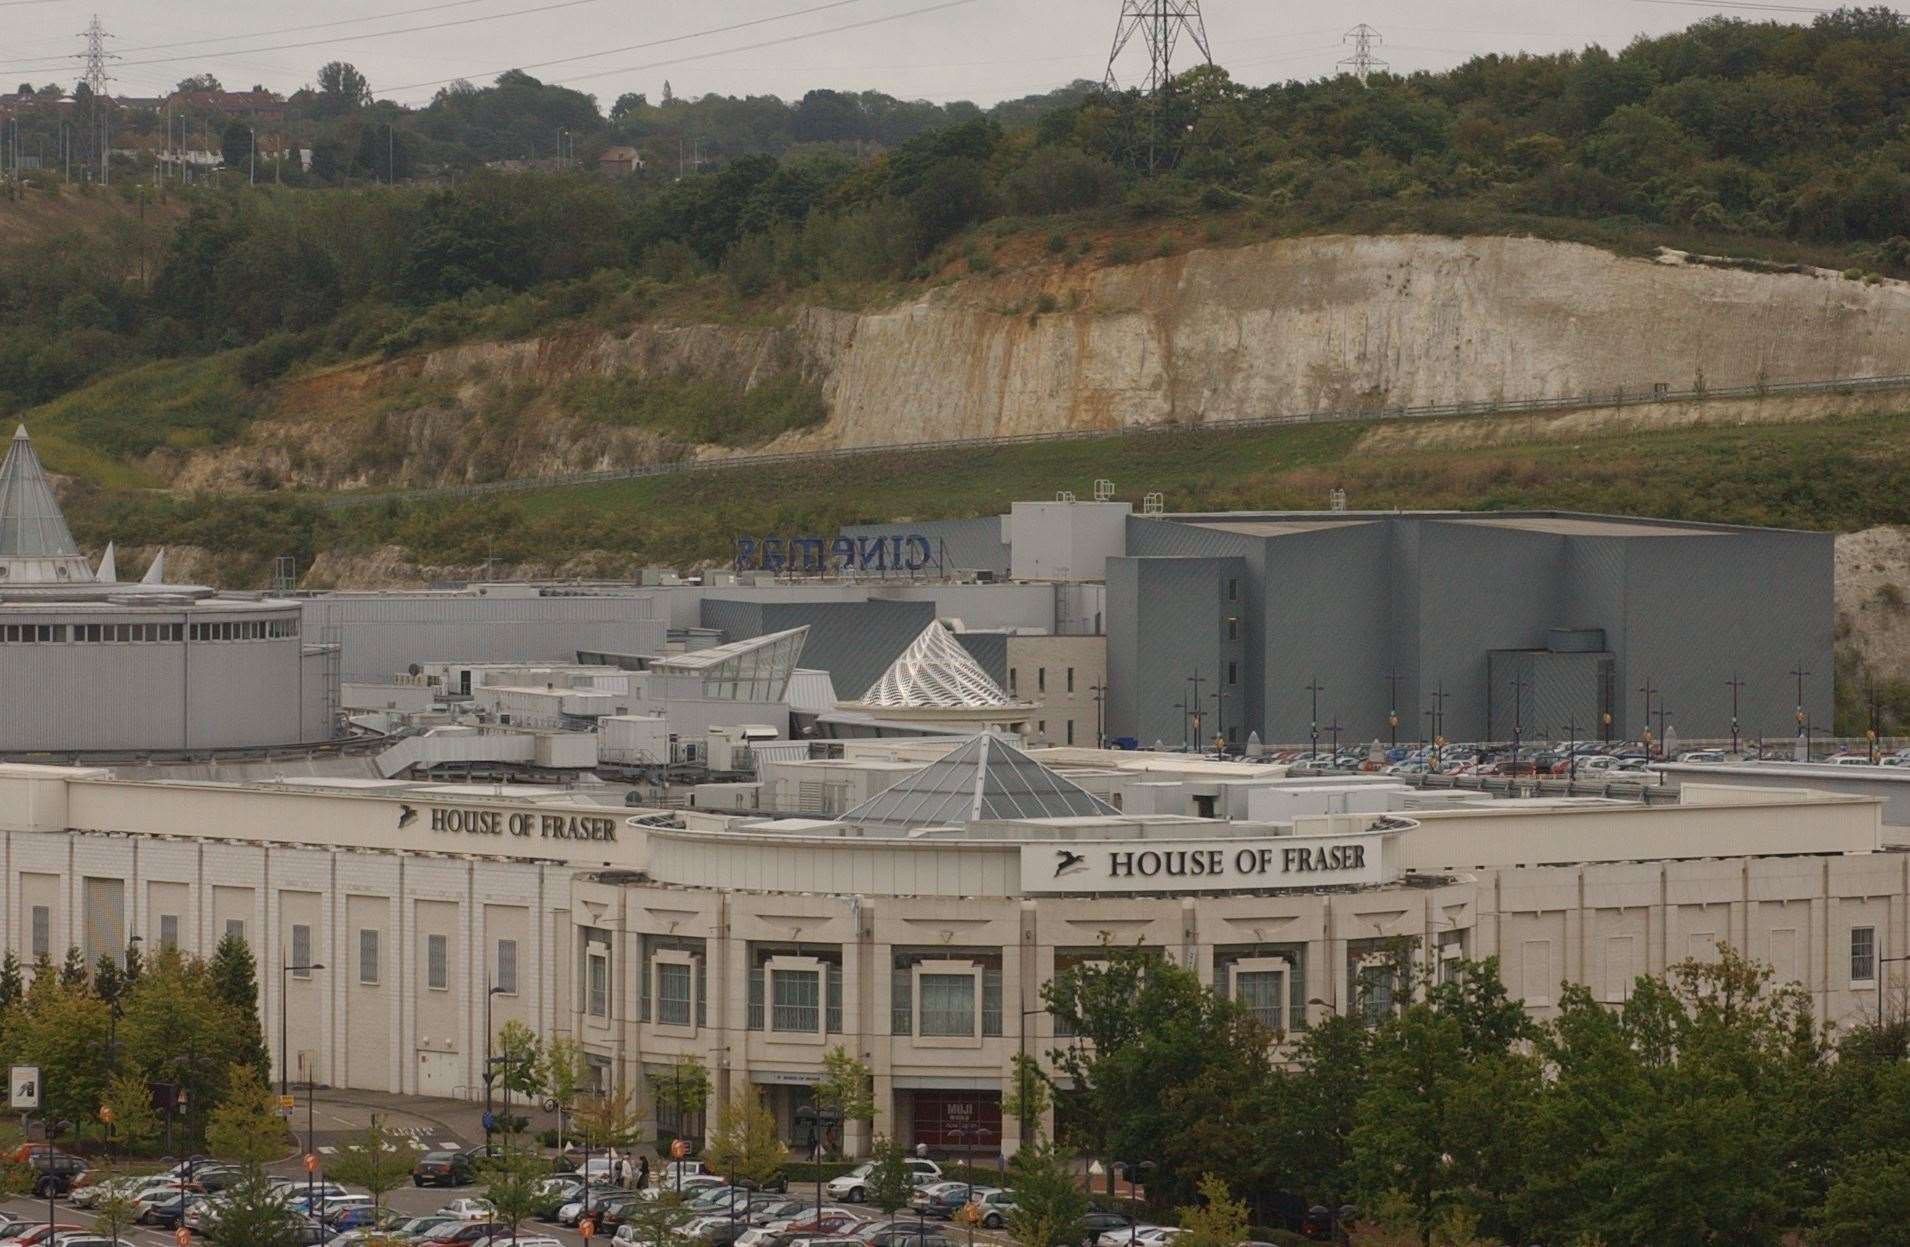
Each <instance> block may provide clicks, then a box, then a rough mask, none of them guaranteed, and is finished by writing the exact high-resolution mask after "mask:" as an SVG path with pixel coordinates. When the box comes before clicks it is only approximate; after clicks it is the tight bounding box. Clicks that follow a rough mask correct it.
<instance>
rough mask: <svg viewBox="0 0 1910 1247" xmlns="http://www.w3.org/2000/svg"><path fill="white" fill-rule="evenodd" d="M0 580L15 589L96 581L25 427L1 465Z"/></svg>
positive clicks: (13, 442) (14, 438)
mask: <svg viewBox="0 0 1910 1247" xmlns="http://www.w3.org/2000/svg"><path fill="white" fill-rule="evenodd" d="M0 578H4V579H5V580H6V581H7V582H8V583H12V584H23V583H25V584H36V583H37V584H47V583H57V582H65V583H69V584H72V583H79V584H84V583H86V582H88V581H90V580H92V579H93V569H92V567H91V566H89V565H88V564H87V562H86V557H85V556H84V555H82V554H81V553H80V548H79V546H78V545H76V544H75V543H74V541H73V533H72V531H71V530H70V529H68V528H67V526H66V517H65V516H63V515H61V514H60V504H59V501H58V500H57V499H55V498H54V496H53V486H52V484H51V483H50V482H48V480H47V479H46V469H45V468H43V467H41V466H40V456H38V455H37V454H35V453H33V443H32V441H30V440H29V439H28V437H27V429H26V426H25V425H24V424H23V425H21V426H20V427H19V429H18V431H16V432H15V433H14V435H13V441H12V442H10V443H9V444H8V446H7V457H6V459H5V461H3V462H0Z"/></svg>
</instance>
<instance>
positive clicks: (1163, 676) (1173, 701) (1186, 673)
mask: <svg viewBox="0 0 1910 1247" xmlns="http://www.w3.org/2000/svg"><path fill="white" fill-rule="evenodd" d="M1107 576H1108V581H1107V583H1108V686H1109V695H1108V703H1107V732H1108V735H1109V736H1110V737H1117V736H1133V737H1135V738H1137V739H1138V740H1140V742H1141V743H1142V745H1143V746H1151V745H1153V744H1154V743H1155V742H1156V741H1160V742H1162V743H1164V744H1166V745H1169V746H1173V747H1178V746H1179V745H1180V744H1181V743H1182V742H1183V741H1185V740H1186V739H1187V737H1188V734H1189V731H1190V719H1189V718H1188V716H1187V715H1186V713H1185V711H1184V710H1183V708H1182V707H1183V706H1184V705H1185V704H1187V703H1188V702H1189V701H1190V700H1191V699H1192V697H1193V696H1194V694H1195V686H1194V685H1193V684H1192V683H1191V682H1190V679H1189V677H1191V676H1193V675H1196V674H1198V675H1200V676H1201V677H1202V683H1201V685H1200V686H1199V697H1200V702H1201V708H1202V711H1203V714H1204V716H1205V717H1204V721H1203V726H1202V729H1201V731H1202V735H1203V736H1208V737H1211V735H1212V733H1213V731H1214V728H1215V725H1216V724H1217V723H1218V722H1219V718H1220V715H1221V713H1222V712H1223V709H1224V713H1225V716H1226V720H1227V722H1228V723H1229V724H1231V725H1233V726H1236V727H1237V728H1239V729H1240V730H1239V733H1238V734H1239V738H1240V739H1241V740H1243V741H1244V740H1245V739H1246V735H1247V727H1248V726H1249V725H1250V723H1251V720H1250V719H1249V718H1247V717H1246V713H1247V711H1246V707H1244V706H1243V705H1242V704H1241V703H1242V702H1249V703H1250V702H1251V698H1246V697H1242V696H1241V692H1242V690H1244V689H1247V688H1248V687H1249V686H1248V685H1246V684H1244V683H1239V684H1236V685H1235V686H1233V687H1232V688H1230V689H1229V690H1228V692H1229V698H1228V700H1227V702H1226V704H1225V706H1224V707H1223V706H1222V704H1221V703H1219V702H1217V701H1216V700H1215V699H1214V693H1215V692H1216V690H1217V678H1218V680H1219V681H1220V682H1221V683H1220V685H1219V686H1220V687H1224V680H1225V672H1226V664H1227V663H1228V662H1229V661H1232V662H1235V663H1239V662H1240V661H1241V659H1242V656H1243V655H1244V644H1243V643H1242V642H1241V641H1238V640H1235V641H1233V642H1229V641H1228V639H1227V628H1226V620H1227V617H1228V614H1229V611H1230V609H1236V608H1237V603H1229V602H1228V600H1227V582H1228V581H1229V580H1234V581H1238V582H1243V583H1244V581H1245V579H1246V560H1244V559H1240V558H1135V557H1132V556H1129V557H1126V558H1118V559H1109V560H1108V562H1107Z"/></svg>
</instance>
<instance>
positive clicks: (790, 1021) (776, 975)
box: [769, 970, 822, 1034]
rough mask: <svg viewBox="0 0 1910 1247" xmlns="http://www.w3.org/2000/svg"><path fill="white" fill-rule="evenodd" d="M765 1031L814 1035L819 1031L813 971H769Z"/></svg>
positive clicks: (817, 990) (819, 1009) (818, 989)
mask: <svg viewBox="0 0 1910 1247" xmlns="http://www.w3.org/2000/svg"><path fill="white" fill-rule="evenodd" d="M769 993H770V1000H769V1029H771V1030H774V1031H794V1032H797V1033H801V1034H814V1033H815V1032H817V1031H818V1030H820V1029H821V1027H822V992H821V983H820V982H819V981H818V976H817V974H816V972H815V971H814V970H772V971H770V975H769Z"/></svg>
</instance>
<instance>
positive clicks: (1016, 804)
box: [842, 735, 1119, 827]
mask: <svg viewBox="0 0 1910 1247" xmlns="http://www.w3.org/2000/svg"><path fill="white" fill-rule="evenodd" d="M1118 813H1119V811H1118V810H1116V809H1115V808H1114V807H1113V806H1111V805H1109V804H1108V803H1107V802H1105V801H1103V800H1101V798H1099V797H1097V796H1095V795H1094V794H1093V793H1091V792H1089V791H1088V790H1087V789H1085V788H1083V787H1081V785H1079V784H1077V783H1075V782H1074V781H1073V780H1071V779H1067V778H1065V777H1063V776H1061V775H1059V774H1057V773H1056V772H1054V771H1053V770H1050V769H1049V768H1048V767H1045V766H1043V765H1042V764H1041V763H1039V762H1037V761H1035V760H1034V759H1033V758H1031V757H1029V756H1028V755H1027V754H1025V753H1023V752H1022V751H1021V750H1019V749H1017V748H1015V747H1014V746H1013V745H1011V744H1009V743H1008V742H1007V741H1005V740H1003V739H1002V738H1001V737H999V736H993V735H982V736H976V737H974V738H973V739H971V740H969V741H968V742H966V743H965V744H962V745H960V746H958V747H957V748H956V749H955V751H954V752H953V753H950V754H947V755H945V756H943V757H941V758H938V759H937V760H936V761H934V762H931V763H929V764H928V765H927V766H925V767H923V768H922V769H921V770H919V771H917V772H915V773H914V774H912V775H910V776H909V777H908V778H907V779H904V780H903V781H902V782H901V783H899V784H896V785H895V786H894V787H892V788H887V789H884V790H883V791H881V792H879V793H877V794H876V795H875V796H873V797H870V798H869V799H868V800H867V801H864V802H862V804H860V805H857V806H855V807H853V808H852V809H850V810H848V811H847V812H846V813H844V814H843V815H842V821H843V822H845V823H851V824H855V825H858V826H865V827H947V826H959V825H961V824H965V823H981V822H1001V821H1006V820H1015V819H1026V818H1093V817H1106V816H1109V815H1113V814H1118Z"/></svg>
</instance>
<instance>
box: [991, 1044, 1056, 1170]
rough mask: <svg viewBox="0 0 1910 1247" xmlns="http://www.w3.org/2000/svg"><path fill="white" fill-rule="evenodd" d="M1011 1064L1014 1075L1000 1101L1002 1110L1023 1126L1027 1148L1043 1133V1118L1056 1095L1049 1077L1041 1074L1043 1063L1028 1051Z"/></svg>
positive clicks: (1023, 1140) (1024, 1141) (1019, 1054)
mask: <svg viewBox="0 0 1910 1247" xmlns="http://www.w3.org/2000/svg"><path fill="white" fill-rule="evenodd" d="M1012 1061H1013V1072H1012V1073H1011V1074H1010V1076H1009V1084H1008V1091H1007V1093H1006V1094H1004V1095H1003V1096H1002V1098H1001V1111H1002V1113H1003V1115H1004V1116H1007V1117H1012V1118H1014V1119H1015V1120H1016V1121H1017V1122H1020V1123H1021V1144H1022V1146H1023V1147H1026V1146H1027V1145H1028V1144H1029V1143H1032V1142H1034V1141H1035V1136H1036V1135H1038V1134H1040V1132H1041V1119H1042V1118H1043V1117H1046V1116H1047V1115H1048V1108H1049V1106H1050V1105H1051V1104H1053V1102H1054V1094H1053V1091H1052V1090H1051V1089H1050V1088H1049V1086H1048V1076H1047V1075H1046V1074H1044V1073H1042V1072H1041V1062H1039V1061H1037V1060H1035V1058H1033V1057H1031V1056H1029V1055H1028V1054H1027V1053H1025V1052H1017V1053H1016V1054H1015V1055H1014V1057H1013V1058H1012Z"/></svg>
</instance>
